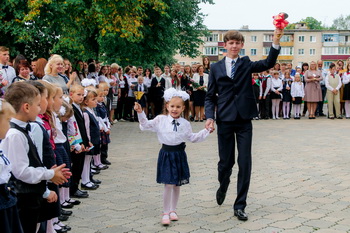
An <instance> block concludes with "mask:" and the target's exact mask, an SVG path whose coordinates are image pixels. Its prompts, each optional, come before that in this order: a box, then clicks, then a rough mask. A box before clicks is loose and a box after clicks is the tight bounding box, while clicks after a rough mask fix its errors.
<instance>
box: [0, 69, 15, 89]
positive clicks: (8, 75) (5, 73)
mask: <svg viewBox="0 0 350 233" xmlns="http://www.w3.org/2000/svg"><path fill="white" fill-rule="evenodd" d="M3 66H4V65H3V64H0V72H1V73H2V78H3V79H4V80H7V81H8V84H7V86H9V85H10V84H11V83H12V80H13V79H14V78H15V77H16V71H15V69H14V68H13V67H12V66H7V68H3Z"/></svg>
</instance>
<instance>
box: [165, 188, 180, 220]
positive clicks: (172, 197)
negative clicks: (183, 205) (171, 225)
mask: <svg viewBox="0 0 350 233" xmlns="http://www.w3.org/2000/svg"><path fill="white" fill-rule="evenodd" d="M179 196H180V186H176V185H173V184H165V185H164V193H163V211H164V213H169V212H170V211H175V210H176V206H177V202H178V201H179Z"/></svg>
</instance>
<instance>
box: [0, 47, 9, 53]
mask: <svg viewBox="0 0 350 233" xmlns="http://www.w3.org/2000/svg"><path fill="white" fill-rule="evenodd" d="M8 51H10V49H9V48H7V47H5V46H0V52H8Z"/></svg>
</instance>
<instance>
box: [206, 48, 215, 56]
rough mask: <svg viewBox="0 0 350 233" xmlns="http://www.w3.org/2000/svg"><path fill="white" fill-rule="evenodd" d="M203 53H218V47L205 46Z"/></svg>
mask: <svg viewBox="0 0 350 233" xmlns="http://www.w3.org/2000/svg"><path fill="white" fill-rule="evenodd" d="M204 55H218V47H205V48H204Z"/></svg>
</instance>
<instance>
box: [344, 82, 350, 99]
mask: <svg viewBox="0 0 350 233" xmlns="http://www.w3.org/2000/svg"><path fill="white" fill-rule="evenodd" d="M343 100H350V83H348V84H345V85H344V92H343Z"/></svg>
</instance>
